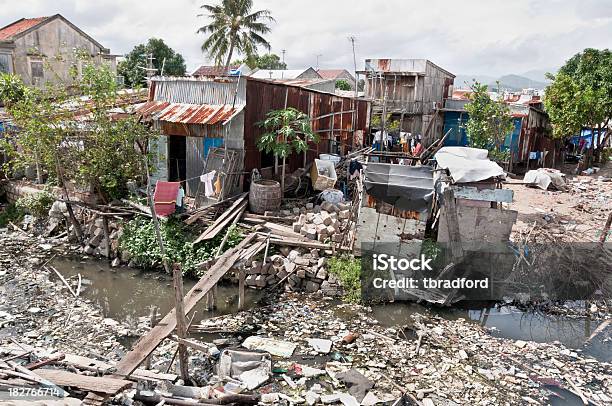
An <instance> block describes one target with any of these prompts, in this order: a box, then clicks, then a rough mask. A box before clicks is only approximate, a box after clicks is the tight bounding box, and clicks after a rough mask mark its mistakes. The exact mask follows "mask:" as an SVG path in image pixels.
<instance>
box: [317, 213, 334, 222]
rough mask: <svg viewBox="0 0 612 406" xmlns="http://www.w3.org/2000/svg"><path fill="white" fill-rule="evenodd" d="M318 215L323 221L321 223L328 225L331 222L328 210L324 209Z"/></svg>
mask: <svg viewBox="0 0 612 406" xmlns="http://www.w3.org/2000/svg"><path fill="white" fill-rule="evenodd" d="M319 216H320V217H321V220H322V221H323V224H325V225H326V226H328V225H330V224H331V223H332V218H331V216H330V215H329V213H328V212H326V211H321V214H319Z"/></svg>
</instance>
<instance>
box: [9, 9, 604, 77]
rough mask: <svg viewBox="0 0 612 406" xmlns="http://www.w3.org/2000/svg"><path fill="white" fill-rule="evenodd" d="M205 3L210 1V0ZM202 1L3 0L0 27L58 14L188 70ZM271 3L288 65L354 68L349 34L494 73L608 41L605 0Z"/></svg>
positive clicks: (375, 52)
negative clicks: (152, 42)
mask: <svg viewBox="0 0 612 406" xmlns="http://www.w3.org/2000/svg"><path fill="white" fill-rule="evenodd" d="M209 2H212V0H209ZM201 4H203V2H202V1H200V0H173V1H169V0H164V1H158V0H148V1H121V0H96V1H85V0H82V1H81V0H56V1H54V2H48V1H45V0H22V1H19V2H16V1H15V0H10V1H9V0H0V9H1V10H2V16H1V17H0V25H4V24H8V23H10V22H11V21H13V20H16V19H18V18H21V17H33V16H40V15H51V14H55V13H61V14H62V15H64V16H65V17H66V18H68V19H69V20H71V21H72V22H74V23H75V24H76V25H78V26H79V27H80V28H82V29H83V30H84V31H86V32H88V33H89V34H90V35H92V36H93V37H94V38H96V39H97V40H98V41H100V42H101V43H102V44H104V45H105V46H107V47H109V48H110V49H111V52H113V53H116V54H124V53H127V52H129V51H130V49H131V48H132V47H133V46H134V45H136V44H138V43H142V42H145V41H146V40H147V39H148V38H150V37H159V38H163V39H164V40H165V41H166V42H167V43H168V44H169V45H170V46H171V47H172V48H174V49H175V50H177V51H178V52H180V53H181V54H183V56H184V57H185V59H186V60H187V65H188V68H189V69H192V68H194V67H195V66H197V65H198V64H200V63H203V62H205V61H206V59H207V58H206V57H205V56H204V55H203V54H202V52H201V50H200V45H201V43H202V41H203V40H204V37H203V35H201V34H196V30H197V28H198V27H199V26H201V25H203V24H205V22H206V19H205V18H202V17H197V14H199V13H201V10H200V9H199V6H200V5H201ZM254 7H255V8H256V9H263V8H267V9H269V10H271V11H272V14H273V15H274V17H275V18H276V23H274V24H273V25H272V33H271V34H270V35H269V36H268V39H269V41H270V42H271V44H272V50H273V52H275V53H278V54H280V53H281V50H282V49H286V50H287V53H286V61H287V63H288V64H289V67H291V68H299V67H306V66H314V65H315V64H316V55H317V54H321V55H322V56H321V57H320V65H321V67H327V68H332V67H346V68H349V69H352V65H353V59H352V53H351V47H350V43H349V41H348V39H347V38H348V36H349V35H353V36H355V37H356V38H357V43H356V46H357V61H358V66H359V67H361V66H362V65H363V60H364V59H365V58H375V57H392V58H428V59H431V60H432V61H434V62H435V63H437V64H439V65H441V66H442V67H444V68H446V69H448V70H450V71H451V72H456V73H473V74H489V75H501V74H505V73H521V72H523V71H527V70H534V69H536V70H537V69H550V68H552V67H557V66H559V65H561V64H562V63H563V62H564V61H565V60H566V59H568V58H569V57H571V56H572V55H573V54H574V53H576V52H578V51H580V50H582V49H583V48H585V47H596V48H604V47H609V46H610V44H609V38H610V37H612V9H611V8H610V5H609V1H608V0H582V1H580V2H576V1H573V0H540V1H531V0H512V1H508V0H464V1H461V2H458V1H450V0H446V1H444V0H429V1H427V2H425V3H424V2H422V1H418V2H417V1H414V0H386V1H384V2H378V1H377V2H365V1H356V0H351V1H349V0H325V1H323V0H311V1H309V2H297V1H295V0H294V1H286V0H285V1H280V0H255V6H254Z"/></svg>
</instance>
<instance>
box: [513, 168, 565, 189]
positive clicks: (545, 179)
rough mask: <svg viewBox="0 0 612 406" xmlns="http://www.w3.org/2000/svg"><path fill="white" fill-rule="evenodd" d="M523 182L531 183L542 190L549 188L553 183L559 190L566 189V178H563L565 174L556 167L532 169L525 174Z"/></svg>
mask: <svg viewBox="0 0 612 406" xmlns="http://www.w3.org/2000/svg"><path fill="white" fill-rule="evenodd" d="M523 182H525V183H531V184H532V185H534V186H537V187H539V188H540V189H542V190H546V189H548V186H550V184H551V183H552V185H553V186H554V187H555V188H557V189H558V190H565V179H564V178H563V174H562V173H561V172H560V171H558V170H556V169H550V168H540V169H537V170H531V171H529V172H527V173H526V174H525V177H524V178H523Z"/></svg>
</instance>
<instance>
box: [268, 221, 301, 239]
mask: <svg viewBox="0 0 612 406" xmlns="http://www.w3.org/2000/svg"><path fill="white" fill-rule="evenodd" d="M263 226H264V227H265V228H267V229H268V230H271V231H272V232H274V233H275V234H280V235H283V236H285V237H289V238H292V239H294V240H298V241H311V240H309V239H308V238H306V237H304V236H303V235H302V234H300V233H296V232H295V231H293V229H292V228H291V227H287V226H282V225H280V224H276V223H272V222H269V221H268V222H266V223H264V225H263Z"/></svg>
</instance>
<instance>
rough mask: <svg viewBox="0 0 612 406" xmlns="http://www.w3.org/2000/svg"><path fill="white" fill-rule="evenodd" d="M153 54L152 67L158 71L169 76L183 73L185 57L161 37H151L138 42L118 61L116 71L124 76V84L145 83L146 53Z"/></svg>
mask: <svg viewBox="0 0 612 406" xmlns="http://www.w3.org/2000/svg"><path fill="white" fill-rule="evenodd" d="M150 54H152V55H153V61H152V62H153V68H155V69H157V72H158V73H160V74H161V73H162V67H163V74H164V75H169V76H183V75H185V70H186V69H187V67H186V66H185V59H184V58H183V56H182V55H181V54H179V53H178V52H175V51H174V50H173V49H172V48H170V47H169V46H168V45H166V43H165V42H164V40H163V39H160V38H151V39H149V40H148V41H147V43H146V44H139V45H136V46H135V47H134V49H132V50H131V51H130V53H128V54H127V55H126V56H125V60H123V61H121V62H119V65H118V66H117V72H118V73H119V74H120V75H122V76H123V77H124V78H125V83H126V85H128V86H130V87H136V86H139V85H144V84H145V83H146V76H147V72H146V71H145V70H144V69H143V68H146V67H147V57H148V55H150Z"/></svg>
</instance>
